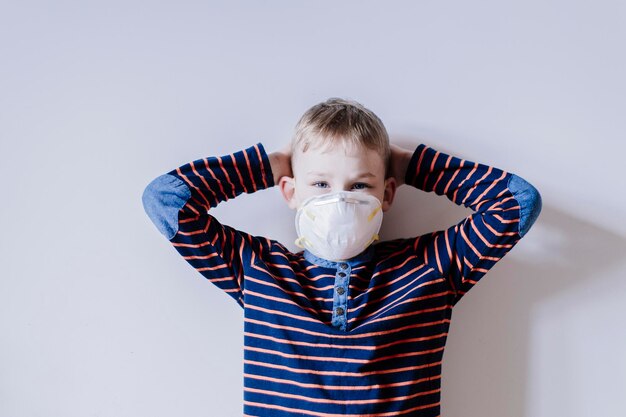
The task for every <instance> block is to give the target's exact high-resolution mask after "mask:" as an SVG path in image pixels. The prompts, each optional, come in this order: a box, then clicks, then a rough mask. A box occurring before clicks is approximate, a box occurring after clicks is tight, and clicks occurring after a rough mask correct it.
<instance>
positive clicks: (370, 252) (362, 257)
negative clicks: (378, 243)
mask: <svg viewBox="0 0 626 417" xmlns="http://www.w3.org/2000/svg"><path fill="white" fill-rule="evenodd" d="M374 246H375V245H369V246H368V247H367V249H365V250H364V251H363V252H361V253H360V254H358V255H356V256H354V257H352V258H350V259H346V260H344V261H329V260H328V259H324V258H320V257H318V256H316V255H314V254H313V253H312V252H310V251H309V250H308V249H304V252H303V256H304V258H305V259H306V260H307V261H309V262H310V263H312V264H316V265H319V266H325V267H327V268H337V266H338V265H339V264H341V263H346V264H348V265H350V266H351V267H354V266H357V265H360V264H363V263H366V262H369V261H370V260H372V259H373V258H374V252H375V248H374Z"/></svg>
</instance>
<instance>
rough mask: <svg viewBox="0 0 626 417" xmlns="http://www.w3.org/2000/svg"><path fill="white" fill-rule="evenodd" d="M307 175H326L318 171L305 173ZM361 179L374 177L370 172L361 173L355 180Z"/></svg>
mask: <svg viewBox="0 0 626 417" xmlns="http://www.w3.org/2000/svg"><path fill="white" fill-rule="evenodd" d="M307 175H315V176H320V177H323V176H325V175H326V173H325V172H318V171H309V172H308V173H307ZM362 177H372V178H375V177H376V175H374V174H372V173H371V172H363V173H361V174H359V175H357V176H356V178H362Z"/></svg>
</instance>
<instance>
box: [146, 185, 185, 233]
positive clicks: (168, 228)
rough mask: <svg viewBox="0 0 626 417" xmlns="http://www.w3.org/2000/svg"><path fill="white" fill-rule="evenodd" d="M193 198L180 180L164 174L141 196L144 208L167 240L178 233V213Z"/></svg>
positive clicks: (148, 186)
mask: <svg viewBox="0 0 626 417" xmlns="http://www.w3.org/2000/svg"><path fill="white" fill-rule="evenodd" d="M190 198H191V191H190V190H189V187H187V184H185V182H184V181H183V180H181V179H180V178H177V177H175V176H173V175H171V174H163V175H160V176H158V177H156V178H155V179H154V180H152V181H151V182H150V183H149V184H148V185H147V186H146V188H145V189H144V191H143V194H142V196H141V201H142V202H143V208H144V210H145V211H146V214H148V217H150V220H152V223H154V225H155V226H156V228H157V229H158V230H159V232H161V233H162V234H163V235H164V236H165V237H166V238H167V240H171V239H172V238H173V237H174V236H175V235H176V233H177V232H178V212H179V211H180V209H181V208H183V206H184V205H185V204H186V203H187V201H188V200H189V199H190Z"/></svg>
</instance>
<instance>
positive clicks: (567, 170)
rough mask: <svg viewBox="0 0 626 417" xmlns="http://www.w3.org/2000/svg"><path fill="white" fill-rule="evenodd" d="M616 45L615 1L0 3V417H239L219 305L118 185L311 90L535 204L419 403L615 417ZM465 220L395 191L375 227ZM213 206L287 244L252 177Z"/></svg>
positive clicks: (455, 327) (622, 242)
mask: <svg viewBox="0 0 626 417" xmlns="http://www.w3.org/2000/svg"><path fill="white" fill-rule="evenodd" d="M88 3H90V4H88ZM625 40H626V9H625V6H624V2H622V1H620V0H615V1H608V0H598V1H594V2H590V1H565V0H562V1H551V0H542V1H536V0H527V1H516V2H515V1H496V0H492V1H485V0H475V1H441V0H439V1H379V2H372V1H341V2H339V1H306V2H296V1H263V2H261V1H245V2H241V1H228V2H227V1H224V2H209V1H195V2H190V1H187V2H185V1H176V2H174V1H171V2H158V1H156V2H155V1H134V0H125V1H106V2H105V1H101V2H97V3H96V2H83V1H73V2H72V1H55V2H44V1H37V2H36V1H19V2H11V4H9V2H8V1H7V2H3V3H2V4H1V5H0V174H1V178H2V182H3V185H2V197H1V200H0V210H1V217H0V230H1V232H2V233H1V238H0V245H1V246H0V256H1V258H2V259H1V264H0V265H1V270H0V274H1V275H0V416H2V417H31V416H64V417H74V416H75V417H85V416H93V417H96V416H97V417H108V416H110V417H126V416H128V417H131V416H132V417H136V416H151V417H161V416H178V415H183V416H187V417H193V416H240V415H241V412H242V396H243V376H242V374H243V369H242V358H243V346H242V343H243V335H242V324H243V321H242V318H243V315H242V310H241V308H240V307H239V306H238V305H237V304H236V303H235V302H234V300H232V299H231V298H230V297H228V296H227V295H226V294H225V293H223V292H221V291H219V290H218V289H217V288H216V287H214V286H212V284H210V283H209V282H208V281H206V280H205V279H204V278H203V277H202V276H201V275H200V274H198V273H197V272H196V271H194V270H193V269H192V268H191V267H190V266H189V265H188V264H187V263H186V262H185V261H184V260H183V259H182V258H181V257H180V256H179V255H178V254H177V253H176V251H175V250H174V249H173V247H171V245H170V244H169V243H168V242H167V241H166V240H165V238H164V237H163V236H162V235H160V233H159V232H158V231H157V229H156V228H155V227H154V226H153V224H152V223H151V222H150V220H149V218H148V217H147V215H146V214H145V213H144V211H143V207H142V204H141V193H142V192H143V189H144V187H145V186H146V185H147V184H148V183H149V182H150V181H151V180H152V179H153V178H154V177H156V176H158V175H160V174H162V173H165V172H167V171H169V170H170V169H173V168H175V167H177V166H180V165H182V164H184V163H186V162H189V161H191V160H195V159H197V158H201V157H205V156H213V155H223V154H227V153H230V152H233V151H237V150H240V149H243V148H245V147H248V146H251V145H252V144H254V143H256V142H262V143H263V144H264V145H265V147H266V149H267V150H268V151H272V150H276V149H278V148H279V147H282V146H283V145H284V144H285V143H287V141H288V140H289V139H290V137H291V134H292V131H293V127H294V125H295V123H296V122H297V119H298V118H299V117H300V115H301V114H302V113H303V112H304V111H305V110H306V109H307V108H308V107H310V106H312V105H313V104H316V103H317V102H320V101H323V100H325V99H326V98H328V97H332V96H338V97H345V98H352V99H355V100H357V101H359V102H361V103H363V104H364V105H365V106H366V107H368V108H370V109H371V110H372V111H374V112H375V113H376V114H378V115H379V116H380V117H381V119H382V120H383V121H384V123H385V125H386V127H387V129H388V131H389V133H390V136H391V138H392V142H395V143H397V144H399V145H401V146H405V147H407V148H413V149H414V148H415V146H417V145H418V144H419V143H426V144H428V145H430V146H433V147H434V148H435V149H438V150H441V151H443V152H447V153H451V154H453V155H456V156H459V157H463V158H467V159H469V160H471V161H477V162H482V163H487V164H491V165H494V166H496V167H499V168H502V169H505V170H508V171H511V172H513V173H516V174H518V175H520V176H521V177H523V178H525V179H526V180H527V181H529V182H531V183H532V184H533V185H535V186H536V187H537V189H538V190H539V191H540V192H541V195H542V198H543V211H542V213H541V215H540V217H539V219H538V221H537V222H536V223H535V225H534V226H533V228H532V229H531V230H530V232H529V233H528V234H527V235H526V237H525V238H524V239H523V240H522V241H521V242H520V243H519V244H518V246H516V247H515V248H514V249H513V250H512V251H511V252H510V253H509V254H508V255H507V256H506V257H505V258H504V259H503V260H502V261H501V262H500V263H498V264H497V265H496V266H495V267H494V268H493V269H492V270H491V271H490V273H489V274H488V275H486V276H485V278H484V279H483V280H482V281H481V282H480V283H479V284H478V285H477V286H476V287H475V288H474V289H473V290H472V291H471V292H470V293H469V294H468V296H466V297H465V298H464V300H462V301H461V302H460V303H459V304H458V305H457V307H456V308H455V310H454V313H453V321H452V327H451V331H450V334H449V337H448V344H447V348H446V352H445V355H444V363H445V364H444V368H443V386H442V415H443V416H445V417H465V416H481V417H502V416H508V417H523V416H524V417H553V416H569V417H578V416H581V417H582V416H600V415H601V416H624V415H626V400H625V398H624V397H625V396H624V393H625V392H626V383H625V382H624V381H625V380H626V355H625V354H624V352H626V333H625V330H624V318H625V317H626V307H625V306H624V302H623V298H624V295H625V294H626V280H625V279H624V276H625V273H626V256H625V255H626V250H625V249H626V221H625V220H624V214H625V211H624V206H625V203H626V198H625V191H626V187H625V186H624V173H623V172H624V171H623V167H624V149H625V146H626V145H624V139H625V138H624V131H625V128H626V122H625V120H626V118H624V113H625V108H626V106H625V104H626V103H625V101H626V99H625V97H626V88H625V87H626V82H625V77H624V74H626V68H625V67H626V59H625V55H624V45H625ZM469 213H470V212H469V211H468V210H467V209H465V208H464V207H458V206H455V205H454V204H452V203H451V202H450V201H448V200H447V199H446V198H445V197H443V196H437V195H435V194H433V193H430V194H427V193H424V192H422V191H419V190H416V189H414V188H408V187H403V188H400V189H399V191H398V195H397V197H396V201H395V203H394V207H393V208H392V210H391V211H389V212H387V213H386V217H385V222H384V226H383V236H382V237H383V239H391V238H396V237H409V236H416V235H418V234H421V233H426V232H429V231H433V230H436V229H440V228H443V227H447V226H449V225H452V224H454V223H455V222H458V221H460V220H461V219H462V218H463V217H464V216H466V215H468V214H469ZM213 214H214V215H215V216H216V217H217V218H218V219H219V220H220V221H222V222H223V223H225V224H229V225H231V226H234V227H237V228H239V229H242V230H245V231H247V232H249V233H254V234H262V235H266V236H269V237H271V238H274V239H278V240H280V241H281V242H283V243H284V244H286V245H287V246H288V247H289V248H290V249H292V250H296V249H297V248H296V247H295V246H294V245H293V239H294V238H295V231H294V226H293V219H294V212H293V211H291V210H290V209H288V208H287V206H286V204H285V203H284V201H283V200H282V199H281V198H280V195H279V192H278V189H277V188H272V189H268V190H264V191H259V192H258V193H255V194H250V195H245V194H244V195H242V196H241V197H239V198H237V199H236V200H231V201H229V202H227V203H224V204H222V205H220V206H218V207H217V208H215V210H214V211H213Z"/></svg>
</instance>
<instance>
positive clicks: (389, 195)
mask: <svg viewBox="0 0 626 417" xmlns="http://www.w3.org/2000/svg"><path fill="white" fill-rule="evenodd" d="M397 188H398V183H397V182H396V179H395V178H394V177H389V178H387V179H386V180H385V194H384V195H383V204H382V209H383V212H385V211H387V210H389V209H390V208H391V203H393V198H394V197H395V195H396V189H397Z"/></svg>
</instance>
